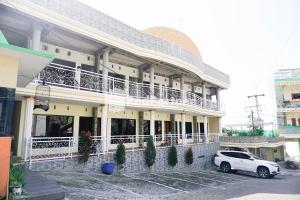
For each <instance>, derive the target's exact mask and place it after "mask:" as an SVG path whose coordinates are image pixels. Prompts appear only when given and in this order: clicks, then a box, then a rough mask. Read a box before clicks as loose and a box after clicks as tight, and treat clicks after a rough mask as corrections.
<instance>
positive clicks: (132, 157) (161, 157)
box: [31, 143, 220, 173]
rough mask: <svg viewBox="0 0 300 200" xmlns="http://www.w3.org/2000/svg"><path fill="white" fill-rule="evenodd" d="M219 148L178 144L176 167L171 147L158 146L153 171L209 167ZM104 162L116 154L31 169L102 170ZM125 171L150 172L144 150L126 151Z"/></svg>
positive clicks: (46, 163)
mask: <svg viewBox="0 0 300 200" xmlns="http://www.w3.org/2000/svg"><path fill="white" fill-rule="evenodd" d="M189 147H191V148H192V149H193V153H194V162H193V164H192V165H187V164H185V152H186V150H187V149H188V148H189ZM219 148H220V145H219V143H210V144H191V145H186V146H177V156H178V163H177V165H176V166H175V167H174V168H172V167H170V166H169V165H168V151H169V149H170V148H168V147H166V148H158V149H156V160H155V164H154V165H153V166H152V167H151V171H153V172H164V171H165V172H168V171H195V170H198V169H200V168H204V167H209V166H210V165H211V159H212V157H213V155H214V154H215V153H216V152H217V151H218V150H219ZM104 162H114V154H106V155H100V156H91V157H90V158H89V160H88V161H87V162H86V163H85V164H78V159H77V158H73V159H65V160H48V161H39V162H34V163H32V164H31V169H32V170H36V171H48V170H63V171H99V170H101V164H103V163H104ZM123 172H129V173H130V172H149V168H148V167H147V166H146V164H145V157H144V150H139V151H127V152H126V163H125V164H124V168H123Z"/></svg>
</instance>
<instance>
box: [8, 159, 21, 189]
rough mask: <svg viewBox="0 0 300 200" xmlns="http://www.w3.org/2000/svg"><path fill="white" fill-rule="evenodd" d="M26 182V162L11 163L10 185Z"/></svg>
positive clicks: (15, 185)
mask: <svg viewBox="0 0 300 200" xmlns="http://www.w3.org/2000/svg"><path fill="white" fill-rule="evenodd" d="M24 183H25V166H24V164H11V165H10V172H9V186H12V187H17V186H20V185H24Z"/></svg>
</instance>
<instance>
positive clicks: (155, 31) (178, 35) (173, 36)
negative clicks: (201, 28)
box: [143, 26, 202, 60]
mask: <svg viewBox="0 0 300 200" xmlns="http://www.w3.org/2000/svg"><path fill="white" fill-rule="evenodd" d="M143 32H145V33H148V34H150V35H153V36H155V37H159V38H162V39H164V40H167V41H168V42H171V43H173V44H176V45H178V46H180V47H182V48H183V49H185V50H187V51H189V52H190V53H192V54H194V55H195V56H197V57H198V58H200V59H201V60H202V56H201V54H200V51H199V49H198V47H197V46H196V45H195V43H194V42H193V41H192V40H191V39H190V38H189V37H188V36H187V35H186V34H184V33H182V32H179V31H177V30H175V29H172V28H167V27H161V26H155V27H151V28H147V29H145V30H143Z"/></svg>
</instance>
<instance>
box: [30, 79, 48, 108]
mask: <svg viewBox="0 0 300 200" xmlns="http://www.w3.org/2000/svg"><path fill="white" fill-rule="evenodd" d="M50 90H51V89H50V86H48V85H46V81H45V80H43V83H42V84H40V85H38V86H36V89H35V100H34V107H33V109H42V110H44V111H48V110H49V103H50Z"/></svg>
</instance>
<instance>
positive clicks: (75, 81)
mask: <svg viewBox="0 0 300 200" xmlns="http://www.w3.org/2000/svg"><path fill="white" fill-rule="evenodd" d="M43 80H45V82H46V83H47V84H48V85H53V86H59V87H65V88H73V89H79V90H86V91H92V92H99V93H107V94H113V95H119V96H129V97H132V98H137V99H151V100H163V101H168V102H177V103H184V104H190V105H197V106H200V107H201V108H204V109H209V110H215V111H220V110H221V106H220V105H219V104H218V103H217V102H213V101H211V100H206V102H204V100H203V98H202V97H200V96H199V95H197V94H195V93H192V92H189V91H184V90H177V89H174V88H169V87H165V86H154V88H153V89H152V88H151V86H150V85H149V84H144V83H137V82H132V81H128V80H124V79H120V78H114V77H110V76H103V75H102V74H99V73H94V72H90V71H85V70H80V69H77V70H76V69H75V68H72V67H68V66H64V65H59V64H54V63H51V64H49V65H48V66H47V67H46V68H45V69H44V70H43V71H42V72H41V73H40V74H39V76H38V78H37V79H36V80H35V82H42V81H43Z"/></svg>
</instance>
